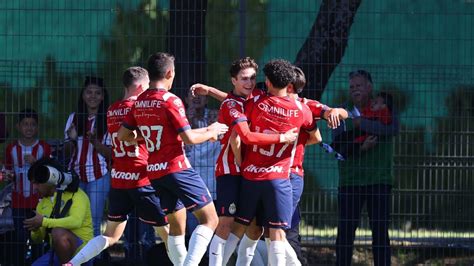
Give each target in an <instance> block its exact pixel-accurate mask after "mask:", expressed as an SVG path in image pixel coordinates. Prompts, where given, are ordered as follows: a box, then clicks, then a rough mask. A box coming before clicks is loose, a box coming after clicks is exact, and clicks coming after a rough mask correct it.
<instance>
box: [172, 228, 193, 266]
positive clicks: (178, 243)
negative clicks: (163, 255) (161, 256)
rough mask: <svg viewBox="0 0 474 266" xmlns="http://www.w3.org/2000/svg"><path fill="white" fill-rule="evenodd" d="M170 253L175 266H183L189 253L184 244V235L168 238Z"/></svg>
mask: <svg viewBox="0 0 474 266" xmlns="http://www.w3.org/2000/svg"><path fill="white" fill-rule="evenodd" d="M168 251H169V253H168V254H169V256H170V260H171V262H172V263H173V265H175V266H182V265H183V264H184V260H185V259H186V255H187V253H188V252H187V251H186V245H185V243H184V235H179V236H168Z"/></svg>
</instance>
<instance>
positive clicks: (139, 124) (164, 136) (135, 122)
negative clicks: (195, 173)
mask: <svg viewBox="0 0 474 266" xmlns="http://www.w3.org/2000/svg"><path fill="white" fill-rule="evenodd" d="M123 126H124V127H126V128H128V129H130V130H135V129H139V130H140V132H141V134H142V136H143V138H144V140H145V145H146V148H147V150H148V166H147V170H148V178H149V179H150V180H153V179H157V178H160V177H162V176H164V175H167V174H171V173H175V172H179V171H182V170H186V169H188V168H190V167H191V164H190V163H189V161H188V159H187V158H186V155H185V151H184V143H183V140H182V139H181V137H180V136H179V133H181V132H184V131H186V130H190V129H191V126H190V125H189V122H188V119H187V118H186V112H185V109H184V105H183V102H182V101H181V99H180V98H178V97H177V96H176V95H174V94H173V93H171V92H168V91H167V90H164V89H148V90H146V91H144V92H143V93H142V94H140V96H138V98H137V100H136V101H135V103H134V105H133V107H132V109H131V110H130V112H128V114H127V116H126V117H125V120H124V122H123Z"/></svg>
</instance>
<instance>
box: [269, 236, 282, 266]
mask: <svg viewBox="0 0 474 266" xmlns="http://www.w3.org/2000/svg"><path fill="white" fill-rule="evenodd" d="M270 264H271V265H272V266H285V265H286V259H285V242H283V241H272V243H270Z"/></svg>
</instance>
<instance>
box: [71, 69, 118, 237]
mask: <svg viewBox="0 0 474 266" xmlns="http://www.w3.org/2000/svg"><path fill="white" fill-rule="evenodd" d="M108 105H109V97H108V93H107V90H106V89H105V85H104V81H103V80H102V78H98V77H86V79H85V81H84V87H83V89H82V91H81V94H80V97H79V99H78V102H77V110H76V112H74V113H72V114H70V115H69V118H68V120H67V122H66V127H65V129H64V136H65V138H66V141H67V142H66V144H65V147H64V148H65V153H66V155H67V156H69V157H71V160H70V165H69V167H70V168H71V169H74V171H75V172H76V173H77V174H78V175H79V178H80V180H81V188H82V189H83V190H84V191H85V192H86V193H87V195H88V196H89V198H90V202H91V211H92V220H93V225H94V235H95V236H97V235H100V225H101V223H102V217H103V214H104V206H105V200H106V198H107V193H108V191H109V189H110V174H109V173H108V169H107V163H108V162H109V161H110V158H111V154H112V151H111V148H110V146H111V142H110V136H109V135H108V134H107V123H106V111H107V108H108Z"/></svg>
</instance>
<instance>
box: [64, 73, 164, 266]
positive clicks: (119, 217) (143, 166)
mask: <svg viewBox="0 0 474 266" xmlns="http://www.w3.org/2000/svg"><path fill="white" fill-rule="evenodd" d="M122 82H123V85H124V88H125V95H124V97H123V99H122V100H120V101H117V102H115V103H113V104H112V105H111V106H110V107H109V109H108V111H107V129H108V132H109V133H110V134H111V136H112V146H113V153H112V171H111V173H112V174H111V177H112V180H111V181H112V182H111V187H112V188H111V190H110V192H109V208H108V215H107V218H108V221H107V227H106V229H105V232H104V234H103V235H99V236H96V237H95V238H93V239H92V240H90V241H89V242H88V243H87V245H86V246H84V248H82V249H81V250H80V251H79V252H78V253H77V254H76V256H75V257H74V258H73V259H72V260H71V261H70V262H69V263H70V264H71V265H80V264H82V263H85V262H87V261H89V260H90V259H92V258H93V257H95V256H97V255H98V254H99V253H100V252H102V251H103V250H105V249H106V248H108V247H109V246H112V245H114V244H115V243H117V241H118V240H119V239H120V237H121V236H122V234H123V232H124V230H125V226H126V224H127V215H128V214H129V213H130V212H131V211H132V210H133V208H137V213H138V217H139V218H140V220H141V221H142V222H144V223H147V224H150V225H152V226H157V230H156V231H157V232H158V234H159V236H160V237H161V239H163V241H165V243H166V241H167V238H168V228H167V226H166V225H167V224H168V223H167V221H166V217H165V213H164V212H163V210H162V209H161V206H160V199H159V198H158V196H157V195H156V191H155V189H154V188H153V187H152V186H151V183H150V180H149V179H148V175H147V164H148V163H147V159H148V151H147V150H146V146H145V142H144V140H138V141H135V142H126V141H119V140H118V138H117V135H118V130H119V128H120V126H121V125H122V122H123V120H124V118H125V116H126V115H127V113H128V112H129V111H130V109H131V108H132V106H133V103H134V101H135V100H136V99H137V96H138V95H139V94H141V93H142V92H143V91H144V90H146V89H148V86H149V85H148V83H149V79H148V72H147V71H146V70H145V69H144V68H141V67H131V68H128V69H127V70H126V71H125V72H124V73H123V77H122Z"/></svg>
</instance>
